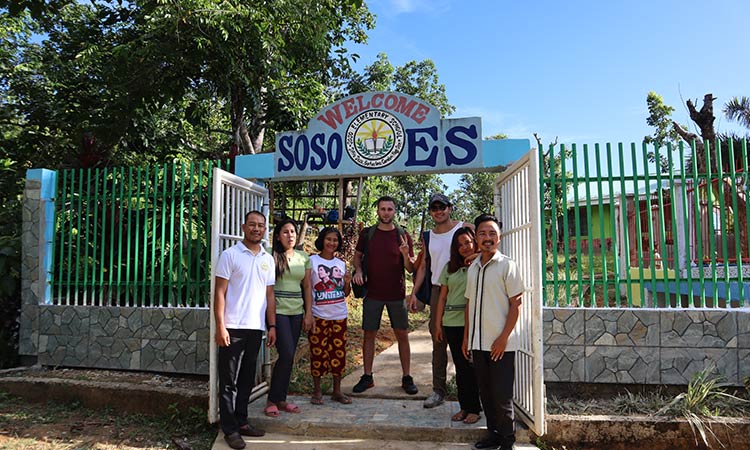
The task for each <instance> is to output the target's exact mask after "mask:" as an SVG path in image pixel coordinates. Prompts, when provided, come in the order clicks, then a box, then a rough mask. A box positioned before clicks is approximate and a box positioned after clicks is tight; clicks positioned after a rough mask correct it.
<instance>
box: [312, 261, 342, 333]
mask: <svg viewBox="0 0 750 450" xmlns="http://www.w3.org/2000/svg"><path fill="white" fill-rule="evenodd" d="M310 263H311V264H312V271H311V276H310V282H311V284H312V313H313V316H315V317H319V318H321V319H326V320H342V319H346V317H347V315H348V311H347V308H346V294H344V274H345V273H346V263H344V261H342V260H340V259H338V258H333V259H324V258H322V257H321V256H320V255H312V256H311V257H310Z"/></svg>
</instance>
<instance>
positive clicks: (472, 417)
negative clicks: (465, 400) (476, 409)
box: [464, 413, 482, 425]
mask: <svg viewBox="0 0 750 450" xmlns="http://www.w3.org/2000/svg"><path fill="white" fill-rule="evenodd" d="M480 417H482V416H480V415H479V414H474V413H469V414H467V415H466V417H464V423H465V424H467V425H472V424H475V423H477V422H479V419H480Z"/></svg>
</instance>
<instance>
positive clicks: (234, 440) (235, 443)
mask: <svg viewBox="0 0 750 450" xmlns="http://www.w3.org/2000/svg"><path fill="white" fill-rule="evenodd" d="M224 440H225V441H227V445H228V446H229V447H230V448H233V449H236V450H240V449H243V448H245V441H243V440H242V436H240V433H232V434H225V435H224Z"/></svg>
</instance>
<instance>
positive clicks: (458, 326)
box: [435, 227, 482, 424]
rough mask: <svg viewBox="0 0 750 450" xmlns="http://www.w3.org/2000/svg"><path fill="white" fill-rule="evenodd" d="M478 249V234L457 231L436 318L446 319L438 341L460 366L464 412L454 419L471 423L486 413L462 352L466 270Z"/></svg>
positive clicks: (440, 281)
mask: <svg viewBox="0 0 750 450" xmlns="http://www.w3.org/2000/svg"><path fill="white" fill-rule="evenodd" d="M475 249H476V244H475V242H474V231H472V229H471V228H468V227H464V228H459V229H458V230H456V232H455V233H454V234H453V240H452V241H451V258H450V260H449V261H448V264H446V265H445V267H444V268H443V271H442V273H441V274H440V278H439V279H438V284H439V285H440V295H439V297H438V302H437V305H436V306H435V317H442V318H443V321H442V327H436V330H435V339H436V340H437V341H438V342H442V340H443V339H446V340H447V341H448V346H449V347H450V349H451V355H452V356H453V364H454V365H455V366H456V385H457V386H458V404H459V405H460V406H461V410H460V411H459V412H457V413H456V414H454V415H453V417H451V420H453V421H454V422H459V421H463V422H464V423H468V424H472V423H476V422H477V421H478V420H479V412H480V411H481V410H482V408H481V405H480V403H479V388H478V387H477V382H476V377H475V376H474V368H473V367H472V366H471V363H470V362H469V360H467V359H466V357H464V352H463V351H462V349H461V346H462V344H463V340H464V324H465V323H466V317H465V314H466V297H465V296H464V294H465V292H466V268H467V267H468V266H469V264H471V261H473V260H474V258H476V254H477V253H476V250H475Z"/></svg>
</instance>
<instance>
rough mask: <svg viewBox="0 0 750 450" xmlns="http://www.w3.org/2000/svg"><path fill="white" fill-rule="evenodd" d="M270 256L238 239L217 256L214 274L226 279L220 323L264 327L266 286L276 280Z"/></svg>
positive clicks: (230, 325)
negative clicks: (224, 302) (222, 320)
mask: <svg viewBox="0 0 750 450" xmlns="http://www.w3.org/2000/svg"><path fill="white" fill-rule="evenodd" d="M274 270H275V265H274V261H273V257H272V256H271V255H270V254H269V253H268V252H267V251H266V250H265V249H264V248H263V247H262V246H261V248H260V251H259V252H258V254H257V255H253V253H252V252H251V251H250V250H249V249H248V248H247V247H245V245H244V244H243V243H242V242H239V243H237V244H236V245H234V246H232V247H229V248H228V249H226V250H224V251H223V252H222V253H221V256H219V263H218V264H217V266H216V276H217V277H219V278H223V279H225V280H228V281H229V283H228V285H227V293H226V305H225V306H224V326H225V327H226V328H232V329H247V330H265V329H266V304H267V303H266V302H267V299H266V287H267V286H273V284H274V283H275V281H276V274H275V272H274Z"/></svg>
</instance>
